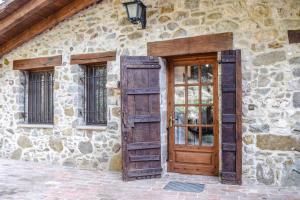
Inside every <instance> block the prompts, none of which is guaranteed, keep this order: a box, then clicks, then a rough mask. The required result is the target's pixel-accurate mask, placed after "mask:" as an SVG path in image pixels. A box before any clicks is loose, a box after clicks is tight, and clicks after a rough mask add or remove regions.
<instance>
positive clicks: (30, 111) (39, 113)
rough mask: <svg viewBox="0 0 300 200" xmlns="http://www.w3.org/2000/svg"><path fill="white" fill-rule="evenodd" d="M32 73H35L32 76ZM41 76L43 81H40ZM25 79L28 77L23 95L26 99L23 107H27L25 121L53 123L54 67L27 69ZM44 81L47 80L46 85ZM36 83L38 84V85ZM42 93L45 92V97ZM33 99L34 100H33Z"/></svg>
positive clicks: (28, 122) (29, 122) (30, 122)
mask: <svg viewBox="0 0 300 200" xmlns="http://www.w3.org/2000/svg"><path fill="white" fill-rule="evenodd" d="M33 74H35V75H36V77H34V76H33ZM43 77H44V81H42V78H43ZM45 77H46V78H47V79H46V78H45ZM26 79H28V80H27V81H26V83H27V84H28V85H26V86H25V87H26V90H25V92H26V94H25V95H24V96H25V100H27V103H26V101H24V104H25V105H24V107H25V109H27V110H26V112H25V113H26V114H25V121H26V122H27V124H45V125H53V124H54V69H52V68H51V69H45V70H29V71H27V73H26ZM34 79H35V80H34ZM38 80H40V81H38ZM34 82H35V84H34ZM45 82H47V83H48V84H47V85H46V84H45ZM38 83H39V84H40V85H38ZM33 87H34V89H33ZM37 91H39V92H40V94H38V93H37ZM37 94H38V95H37ZM43 94H44V95H45V94H46V95H47V97H45V96H44V95H43ZM46 98H47V99H46ZM33 99H34V101H35V102H33ZM38 101H40V102H38ZM39 103H40V108H39V107H38V106H37V104H39ZM34 104H35V105H34Z"/></svg>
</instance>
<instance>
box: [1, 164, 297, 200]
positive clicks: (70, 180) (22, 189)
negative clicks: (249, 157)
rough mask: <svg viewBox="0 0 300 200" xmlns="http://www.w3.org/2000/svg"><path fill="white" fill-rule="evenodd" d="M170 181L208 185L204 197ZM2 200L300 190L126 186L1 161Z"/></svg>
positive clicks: (186, 197)
mask: <svg viewBox="0 0 300 200" xmlns="http://www.w3.org/2000/svg"><path fill="white" fill-rule="evenodd" d="M169 181H187V182H193V183H202V184H205V189H204V191H203V192H202V193H189V192H174V191H166V190H163V187H164V186H165V185H166V184H167V183H168V182H169ZM0 199H1V200H10V199H18V200H40V199H46V200H61V199H66V200H93V199H96V200H116V199H117V200H131V199H134V200H159V199H170V200H171V199H172V200H192V199H205V200H214V199H224V200H226V199H228V200H229V199H230V200H234V199H255V200H259V199H262V200H266V199H276V200H296V199H300V188H299V187H288V188H286V187H274V186H263V185H243V186H233V185H222V184H220V183H219V181H218V178H216V177H206V176H191V175H180V174H173V173H170V174H167V175H165V176H164V177H163V178H161V179H151V180H139V181H134V182H123V181H122V180H121V174H120V173H113V172H101V171H87V170H79V169H75V168H67V167H62V166H55V165H49V164H43V163H31V162H23V161H13V160H3V159H0Z"/></svg>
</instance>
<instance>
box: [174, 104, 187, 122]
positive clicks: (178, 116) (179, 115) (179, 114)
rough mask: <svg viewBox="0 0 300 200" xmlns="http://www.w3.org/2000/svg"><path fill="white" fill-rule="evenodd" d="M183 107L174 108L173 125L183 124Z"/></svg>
mask: <svg viewBox="0 0 300 200" xmlns="http://www.w3.org/2000/svg"><path fill="white" fill-rule="evenodd" d="M184 116H185V107H184V106H176V107H175V124H185V120H184V118H185V117H184Z"/></svg>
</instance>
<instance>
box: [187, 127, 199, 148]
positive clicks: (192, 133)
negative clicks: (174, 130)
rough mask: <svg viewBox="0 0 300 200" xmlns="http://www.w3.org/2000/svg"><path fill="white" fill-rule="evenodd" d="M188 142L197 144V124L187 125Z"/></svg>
mask: <svg viewBox="0 0 300 200" xmlns="http://www.w3.org/2000/svg"><path fill="white" fill-rule="evenodd" d="M188 144H189V145H199V126H195V127H192V126H189V127H188Z"/></svg>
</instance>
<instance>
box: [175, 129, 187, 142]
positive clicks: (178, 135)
mask: <svg viewBox="0 0 300 200" xmlns="http://www.w3.org/2000/svg"><path fill="white" fill-rule="evenodd" d="M174 132H175V144H185V127H175V128H174Z"/></svg>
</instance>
